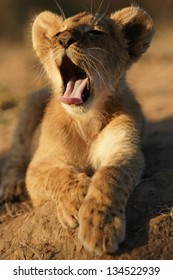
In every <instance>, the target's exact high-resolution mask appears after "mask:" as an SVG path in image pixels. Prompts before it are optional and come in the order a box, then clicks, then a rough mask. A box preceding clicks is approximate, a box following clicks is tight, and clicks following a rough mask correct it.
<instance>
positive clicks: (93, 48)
mask: <svg viewBox="0 0 173 280" xmlns="http://www.w3.org/2000/svg"><path fill="white" fill-rule="evenodd" d="M87 50H99V51H102V52H105V53H107V54H110V55H111V53H110V52H108V51H106V50H104V49H101V48H99V47H92V48H87Z"/></svg>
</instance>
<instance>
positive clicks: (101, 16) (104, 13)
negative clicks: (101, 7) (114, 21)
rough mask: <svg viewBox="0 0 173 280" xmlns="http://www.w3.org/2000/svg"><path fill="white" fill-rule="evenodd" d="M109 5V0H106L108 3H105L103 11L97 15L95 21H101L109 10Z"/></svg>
mask: <svg viewBox="0 0 173 280" xmlns="http://www.w3.org/2000/svg"><path fill="white" fill-rule="evenodd" d="M109 7H110V0H109V2H108V5H107V7H106V9H105V11H104V12H103V13H102V15H100V17H97V22H99V21H101V20H102V19H103V18H104V17H105V16H106V14H107V11H108V10H109ZM98 16H99V15H98Z"/></svg>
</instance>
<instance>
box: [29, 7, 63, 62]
mask: <svg viewBox="0 0 173 280" xmlns="http://www.w3.org/2000/svg"><path fill="white" fill-rule="evenodd" d="M62 22H63V18H62V17H61V16H58V15H56V14H54V13H52V12H49V11H45V12H42V13H40V14H39V15H38V16H37V17H36V18H35V21H34V23H33V26H32V42H33V47H34V49H35V51H36V54H37V56H38V57H39V58H40V59H41V61H42V60H44V58H45V57H46V55H47V53H48V51H49V49H50V44H51V39H52V38H53V36H55V34H56V33H57V32H58V30H59V28H60V26H61V24H62Z"/></svg>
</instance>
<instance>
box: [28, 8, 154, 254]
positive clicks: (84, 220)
mask: <svg viewBox="0 0 173 280" xmlns="http://www.w3.org/2000/svg"><path fill="white" fill-rule="evenodd" d="M153 33H154V27H153V22H152V20H151V18H150V17H149V15H148V14H147V13H146V12H145V11H144V10H142V9H141V8H139V7H128V8H125V9H122V10H120V11H117V12H115V13H112V14H111V15H110V17H108V16H101V15H93V14H89V13H86V12H84V13H79V14H77V15H75V16H73V17H70V18H68V19H63V18H62V17H61V16H58V15H56V14H53V13H51V12H48V11H46V12H42V13H41V14H39V15H38V16H37V17H36V19H35V22H34V24H33V30H32V38H33V46H34V49H35V51H36V54H37V56H38V57H39V59H40V61H41V62H42V64H43V66H44V68H45V70H46V72H47V74H48V76H49V78H50V80H51V83H52V92H53V94H52V96H51V98H50V101H49V102H48V105H47V107H46V111H45V114H44V117H43V121H42V127H41V135H40V139H39V145H38V148H37V150H36V152H35V154H34V156H33V158H32V161H31V163H30V165H29V167H28V170H27V175H26V186H27V190H28V193H29V195H30V197H31V200H32V203H33V205H34V206H40V205H41V204H43V203H44V202H46V201H48V200H51V201H53V202H54V203H55V205H56V208H57V215H58V218H59V221H60V223H61V224H62V226H64V227H66V228H76V227H79V229H78V236H79V239H80V241H81V242H82V244H83V245H84V247H85V248H86V249H87V250H89V251H91V252H94V253H96V254H98V255H102V254H104V253H114V252H115V251H116V250H117V249H118V244H119V243H120V242H122V241H123V239H124V237H125V207H126V203H127V200H128V198H129V196H130V194H131V193H132V191H133V189H134V187H135V186H136V185H137V184H138V182H139V180H140V177H141V174H142V172H143V168H144V159H143V155H142V152H141V150H140V144H141V136H142V130H143V116H142V114H141V110H140V107H139V105H138V103H137V102H136V101H135V99H134V97H133V95H132V93H131V91H130V90H129V88H128V86H127V84H126V82H125V75H126V71H127V69H128V68H129V67H130V66H131V65H132V64H133V62H135V61H137V60H138V58H139V57H140V56H141V55H142V54H143V53H144V52H145V51H146V50H147V48H148V47H149V45H150V42H151V39H152V36H153Z"/></svg>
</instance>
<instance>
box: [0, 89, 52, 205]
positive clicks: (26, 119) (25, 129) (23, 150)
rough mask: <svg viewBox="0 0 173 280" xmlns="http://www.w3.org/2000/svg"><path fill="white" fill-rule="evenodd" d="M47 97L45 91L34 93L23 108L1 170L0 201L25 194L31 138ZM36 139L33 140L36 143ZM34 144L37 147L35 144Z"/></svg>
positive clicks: (47, 94)
mask: <svg viewBox="0 0 173 280" xmlns="http://www.w3.org/2000/svg"><path fill="white" fill-rule="evenodd" d="M49 97H50V94H49V93H48V91H47V90H43V91H40V92H37V93H34V94H33V95H31V96H30V97H29V98H28V99H27V101H26V103H25V105H24V107H23V110H22V112H21V114H20V117H19V122H18V125H17V127H16V130H15V133H14V137H13V142H12V146H11V148H10V151H9V156H8V158H7V160H6V162H5V164H4V166H3V169H2V180H1V181H2V182H1V186H0V200H1V201H5V200H13V199H14V198H15V197H18V198H19V197H21V196H23V194H25V174H26V169H27V166H28V164H29V161H30V159H31V156H32V152H33V151H32V150H34V147H33V137H34V136H35V134H36V131H37V130H38V127H39V124H40V122H41V119H42V116H43V113H44V109H45V107H46V105H47V102H48V100H49ZM37 136H38V135H37ZM36 138H37V137H35V139H34V140H35V142H38V139H36ZM34 144H35V145H37V143H34Z"/></svg>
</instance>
